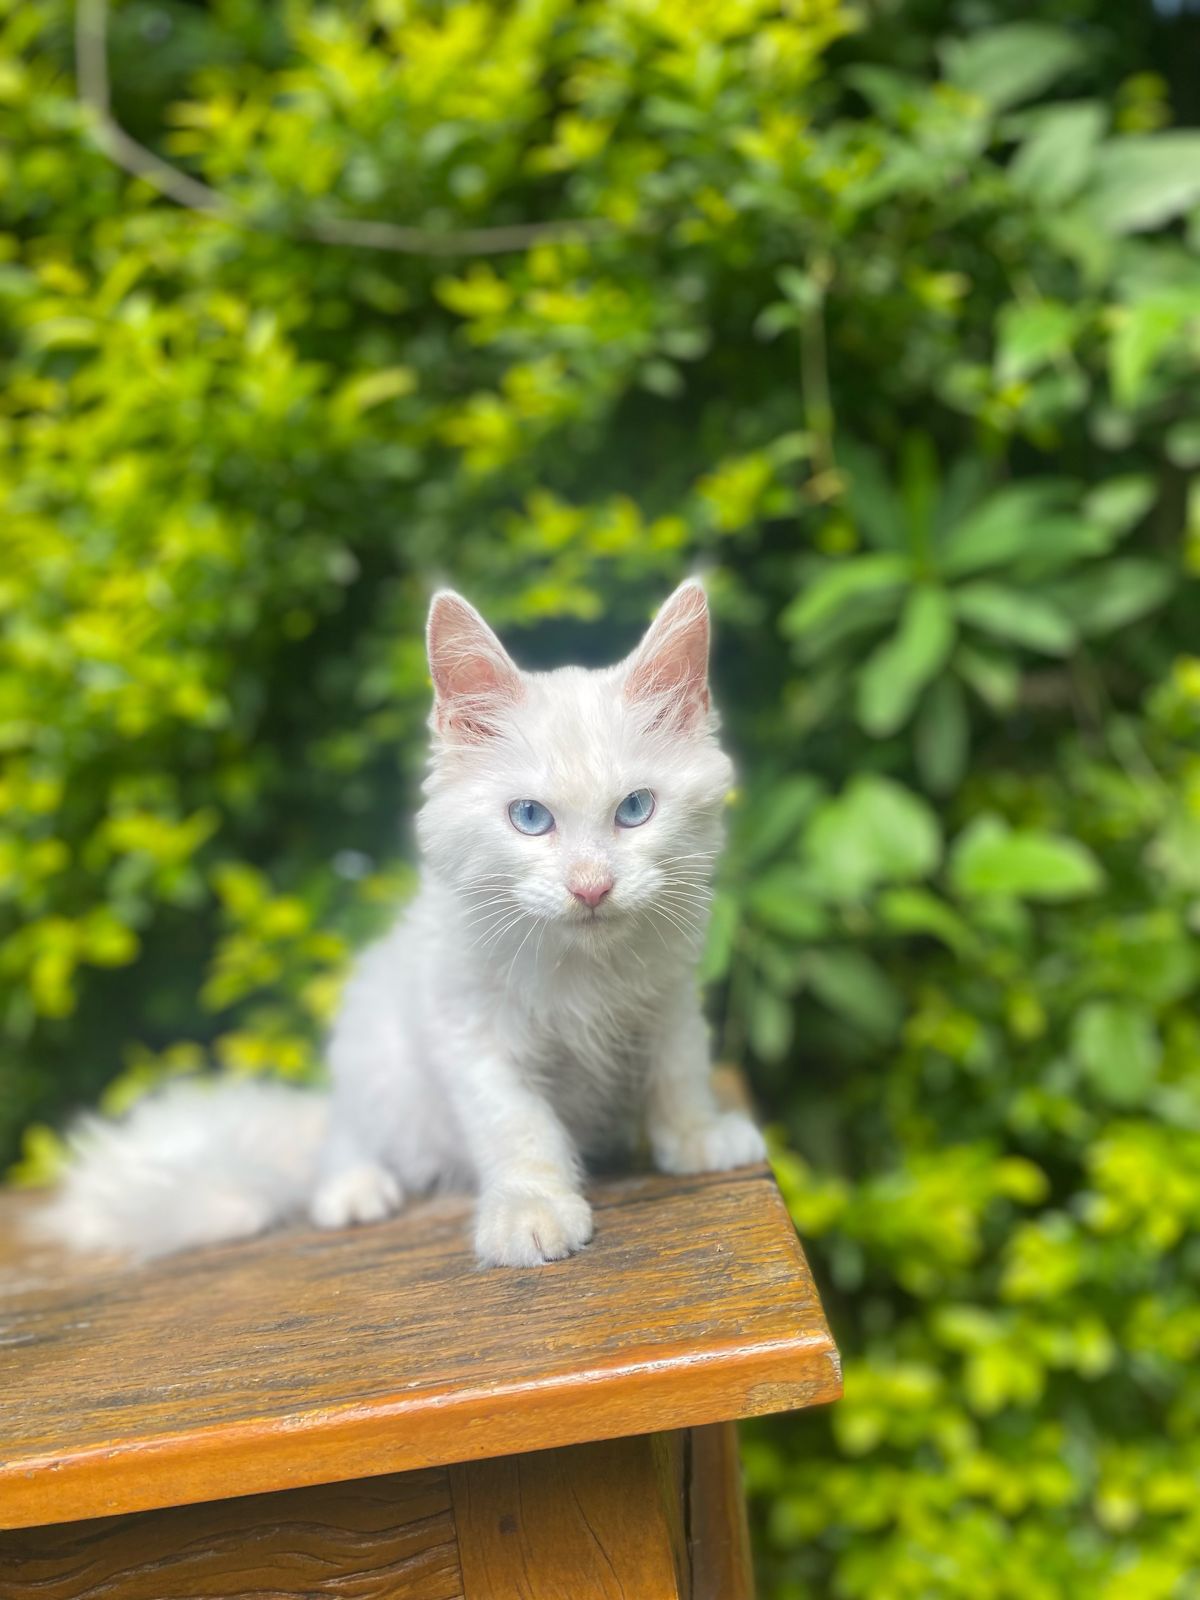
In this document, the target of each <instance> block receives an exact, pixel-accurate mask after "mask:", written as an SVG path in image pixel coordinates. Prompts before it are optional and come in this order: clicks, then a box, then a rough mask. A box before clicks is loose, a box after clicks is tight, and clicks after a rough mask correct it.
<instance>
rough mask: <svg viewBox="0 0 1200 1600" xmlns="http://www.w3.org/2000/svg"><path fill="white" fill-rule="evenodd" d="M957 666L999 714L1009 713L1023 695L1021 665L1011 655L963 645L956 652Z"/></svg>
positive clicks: (968, 684)
mask: <svg viewBox="0 0 1200 1600" xmlns="http://www.w3.org/2000/svg"><path fill="white" fill-rule="evenodd" d="M954 665H955V667H956V668H957V669H958V672H959V675H960V676H961V678H962V680H963V682H964V683H966V684H967V686H968V687H969V688H971V689H974V691H975V693H976V694H977V695H978V696H979V698H980V699H981V700H982V701H983V703H984V705H986V706H987V707H988V709H989V710H991V711H994V712H995V713H996V715H997V716H1007V715H1008V713H1009V712H1010V711H1012V710H1014V709H1015V707H1016V704H1017V701H1018V699H1019V698H1020V694H1021V668H1020V666H1019V665H1018V664H1017V662H1016V661H1015V660H1014V659H1013V657H1012V656H1008V655H997V654H996V652H995V651H994V650H985V649H983V648H981V647H979V646H976V645H967V644H961V645H959V647H958V649H957V650H956V651H955V653H954Z"/></svg>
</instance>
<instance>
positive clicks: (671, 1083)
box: [646, 983, 766, 1172]
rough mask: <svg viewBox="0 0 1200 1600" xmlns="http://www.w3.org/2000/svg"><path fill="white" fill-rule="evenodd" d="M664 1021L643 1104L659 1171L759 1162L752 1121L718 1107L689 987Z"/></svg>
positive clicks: (762, 1150)
mask: <svg viewBox="0 0 1200 1600" xmlns="http://www.w3.org/2000/svg"><path fill="white" fill-rule="evenodd" d="M664 1023H665V1025H664V1027H663V1029H662V1031H661V1033H660V1034H659V1036H658V1038H657V1040H656V1041H655V1043H654V1045H653V1046H652V1050H651V1058H650V1067H649V1082H648V1095H647V1102H646V1127H647V1132H648V1134H649V1136H650V1148H651V1150H652V1152H653V1154H654V1163H655V1165H656V1166H657V1167H658V1168H659V1170H660V1171H662V1172H723V1171H725V1170H726V1169H727V1168H729V1167H744V1166H750V1165H752V1164H753V1163H755V1162H758V1161H762V1160H763V1158H764V1157H765V1155H766V1145H765V1144H764V1142H763V1136H762V1134H761V1133H759V1131H758V1129H757V1128H756V1127H755V1126H754V1124H753V1122H751V1120H750V1118H749V1117H748V1116H747V1115H746V1114H745V1112H742V1111H722V1110H721V1109H720V1107H719V1106H718V1105H717V1102H716V1097H715V1096H714V1094H713V1090H712V1081H711V1068H710V1064H709V1055H708V1036H707V1030H706V1028H705V1024H704V1016H703V1013H702V1012H701V1010H700V998H699V995H698V994H697V993H696V992H695V990H694V989H693V988H692V986H691V984H690V983H689V984H688V985H687V987H686V988H685V989H684V990H683V991H681V993H680V994H679V995H678V996H677V997H676V1000H675V1003H674V1005H673V1006H672V1007H670V1008H668V1011H667V1014H666V1017H665V1019H664Z"/></svg>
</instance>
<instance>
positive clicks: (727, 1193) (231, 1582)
mask: <svg viewBox="0 0 1200 1600" xmlns="http://www.w3.org/2000/svg"><path fill="white" fill-rule="evenodd" d="M593 1201H594V1204H595V1207H596V1240H595V1242H594V1244H592V1245H591V1246H590V1247H589V1248H588V1249H587V1250H585V1251H584V1252H582V1253H581V1254H580V1255H578V1256H576V1257H574V1258H572V1259H570V1260H568V1261H562V1262H557V1263H555V1264H554V1265H552V1266H546V1267H541V1268H538V1269H535V1270H511V1269H505V1270H499V1271H497V1270H492V1271H484V1270H481V1269H480V1268H479V1267H477V1266H476V1264H475V1262H474V1260H473V1257H472V1255H471V1251H470V1244H469V1236H470V1230H469V1226H468V1205H467V1202H465V1201H463V1200H461V1199H440V1200H433V1201H430V1202H427V1203H426V1204H424V1205H421V1206H418V1207H414V1208H413V1209H412V1210H411V1211H410V1212H408V1213H406V1214H405V1215H404V1216H402V1217H400V1218H397V1219H396V1220H394V1221H392V1222H386V1223H381V1224H378V1225H376V1226H374V1227H368V1228H361V1229H356V1230H353V1231H350V1232H347V1233H334V1234H330V1233H319V1232H312V1231H308V1230H293V1231H290V1232H288V1233H285V1234H280V1235H276V1236H274V1237H271V1238H266V1239H262V1240H256V1241H254V1242H252V1243H249V1244H239V1245H232V1246H226V1247H222V1248H217V1249H209V1250H203V1251H197V1252H194V1253H192V1254H190V1255H184V1256H178V1257H175V1258H173V1259H170V1260H167V1261H165V1262H159V1263H157V1264H155V1265H153V1266H151V1267H146V1268H136V1269H131V1268H114V1267H111V1266H109V1267H105V1266H104V1265H103V1264H101V1263H99V1262H96V1261H92V1262H89V1263H86V1264H84V1265H83V1266H80V1265H79V1264H78V1263H74V1262H70V1261H68V1260H66V1259H64V1257H63V1256H61V1255H59V1254H57V1253H56V1252H53V1251H51V1250H49V1249H46V1248H40V1249H38V1248H31V1247H30V1246H28V1245H25V1244H22V1243H21V1242H20V1233H21V1229H20V1226H19V1224H20V1217H21V1212H22V1209H23V1207H25V1206H26V1205H28V1204H29V1202H28V1201H24V1200H18V1199H17V1198H15V1197H8V1198H6V1199H0V1529H4V1530H7V1531H4V1532H0V1600H32V1597H34V1596H37V1597H38V1600H83V1597H88V1600H173V1597H177V1596H186V1597H188V1600H234V1597H239V1600H240V1597H250V1596H253V1597H254V1600H267V1597H293V1596H295V1597H299V1596H305V1597H309V1596H318V1595H319V1596H342V1597H354V1600H385V1597H386V1600H458V1597H465V1600H591V1597H593V1596H594V1597H597V1600H600V1597H603V1600H660V1597H661V1600H667V1597H676V1600H683V1597H685V1596H690V1597H692V1600H738V1597H744V1596H749V1595H750V1594H751V1592H752V1585H751V1579H750V1575H749V1556H748V1552H747V1548H746V1533H745V1518H744V1512H743V1510H742V1504H741V1494H740V1488H739V1486H738V1469H737V1455H736V1442H735V1438H734V1434H733V1428H732V1419H735V1418H738V1417H748V1416H756V1415H759V1414H762V1413H765V1412H773V1411H785V1410H791V1409H794V1408H798V1407H802V1406H810V1405H815V1404H818V1403H820V1402H823V1401H828V1400H833V1399H835V1398H836V1397H837V1396H838V1394H839V1393H840V1383H841V1380H840V1372H839V1365H838V1358H837V1352H836V1350H835V1349H834V1346H833V1342H832V1340H831V1339H830V1335H829V1330H828V1328H827V1327H826V1324H825V1319H824V1317H823V1315H822V1312H821V1307H820V1304H819V1302H818V1299H817V1296H816V1292H815V1290H814V1288H813V1284H812V1279H811V1277H810V1276H809V1272H808V1268H807V1266H806V1264H805V1261H804V1256H803V1254H802V1252H801V1250H800V1246H799V1244H798V1242H797V1240H796V1236H795V1233H794V1231H793V1229H792V1226H791V1223H790V1221H789V1219H788V1217H787V1214H786V1212H785V1210H784V1207H783V1204H782V1202H781V1200H780V1198H779V1194H778V1191H777V1190H776V1188H775V1185H774V1182H773V1180H772V1179H771V1177H770V1175H769V1173H768V1172H767V1171H766V1170H765V1169H752V1170H745V1171H740V1172H734V1173H727V1174H719V1175H713V1176H709V1177H702V1178H683V1179H679V1178H662V1177H624V1178H616V1179H612V1180H608V1181H605V1182H602V1183H599V1184H597V1185H596V1186H595V1188H594V1191H593Z"/></svg>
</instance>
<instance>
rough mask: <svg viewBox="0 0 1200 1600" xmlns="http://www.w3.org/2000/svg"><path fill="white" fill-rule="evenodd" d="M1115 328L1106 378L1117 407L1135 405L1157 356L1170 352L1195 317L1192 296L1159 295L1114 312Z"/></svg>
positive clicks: (1194, 305)
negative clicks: (1109, 381) (1110, 383)
mask: <svg viewBox="0 0 1200 1600" xmlns="http://www.w3.org/2000/svg"><path fill="white" fill-rule="evenodd" d="M1115 315H1116V317H1117V324H1116V328H1115V330H1114V332H1113V336H1112V340H1111V343H1110V345H1109V375H1110V377H1111V379H1112V392H1113V400H1114V401H1115V402H1116V404H1117V405H1118V406H1123V407H1125V408H1127V409H1128V408H1130V407H1133V406H1136V405H1138V404H1139V403H1140V402H1141V401H1142V400H1143V399H1144V398H1145V395H1146V390H1147V387H1148V383H1149V380H1150V378H1151V377H1152V376H1153V373H1154V369H1155V365H1156V363H1157V362H1158V359H1159V357H1160V356H1162V355H1163V354H1164V353H1165V352H1167V351H1170V350H1173V349H1174V348H1175V347H1176V344H1177V342H1178V340H1179V338H1180V336H1181V334H1182V333H1183V331H1184V330H1185V328H1186V327H1187V325H1188V324H1189V323H1190V322H1192V321H1194V320H1195V318H1196V315H1197V305H1196V298H1195V296H1194V295H1180V294H1169V295H1159V296H1155V297H1154V298H1152V299H1148V300H1144V301H1141V302H1140V303H1138V304H1136V305H1130V306H1122V307H1120V308H1119V309H1118V311H1117V312H1116V313H1115Z"/></svg>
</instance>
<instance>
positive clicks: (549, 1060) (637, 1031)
mask: <svg viewBox="0 0 1200 1600" xmlns="http://www.w3.org/2000/svg"><path fill="white" fill-rule="evenodd" d="M559 977H560V981H559V982H558V983H557V984H555V985H553V986H549V985H548V986H547V987H546V989H545V991H544V992H543V993H542V994H541V996H540V997H539V999H540V1003H539V1005H538V1006H537V1008H536V1009H532V1008H531V1010H530V1012H529V1013H528V1014H527V1020H526V1025H527V1027H528V1028H529V1032H530V1038H529V1046H530V1048H529V1050H528V1053H527V1054H526V1057H525V1059H526V1061H527V1063H528V1064H529V1067H530V1070H531V1073H532V1075H533V1076H534V1077H536V1079H537V1081H538V1085H539V1088H540V1089H541V1091H542V1092H543V1093H544V1094H546V1096H547V1098H548V1099H549V1100H550V1101H551V1103H552V1104H553V1105H554V1107H555V1110H556V1111H557V1112H558V1114H559V1116H560V1117H562V1119H563V1121H564V1122H565V1123H566V1125H567V1126H568V1127H569V1128H570V1130H571V1132H572V1134H573V1135H574V1136H575V1138H576V1139H577V1140H578V1141H579V1142H580V1144H581V1145H582V1147H583V1148H584V1149H587V1150H590V1151H598V1150H605V1149H609V1148H611V1147H612V1146H613V1145H614V1144H627V1143H628V1142H629V1136H630V1135H631V1134H632V1132H633V1130H634V1128H635V1126H636V1123H637V1120H638V1116H639V1113H640V1110H641V1106H642V1102H643V1099H644V1095H645V1082H646V1071H647V1066H648V1063H649V1059H650V1051H651V1046H652V1037H653V1007H652V1006H651V1005H649V1004H647V1003H646V1001H645V1000H644V999H643V998H642V997H640V996H635V995H629V994H627V993H622V992H621V991H620V990H619V988H615V987H614V986H611V985H609V986H607V987H606V986H604V985H603V984H596V983H594V982H592V981H589V979H588V978H587V977H584V978H583V979H574V981H572V980H573V977H574V975H571V974H567V975H565V977H564V975H563V974H560V975H559Z"/></svg>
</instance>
